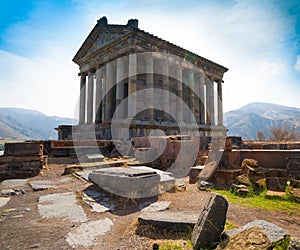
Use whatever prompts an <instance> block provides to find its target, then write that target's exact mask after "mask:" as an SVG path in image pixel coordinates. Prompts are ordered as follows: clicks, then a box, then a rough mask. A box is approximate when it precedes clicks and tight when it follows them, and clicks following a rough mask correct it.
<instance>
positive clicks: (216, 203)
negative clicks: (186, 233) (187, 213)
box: [191, 194, 228, 250]
mask: <svg viewBox="0 0 300 250" xmlns="http://www.w3.org/2000/svg"><path fill="white" fill-rule="evenodd" d="M227 210H228V202H227V200H226V199H225V198H224V197H223V196H221V195H218V194H211V196H210V199H209V201H208V203H207V204H206V205H205V207H204V208H203V210H202V212H201V214H200V217H199V219H198V221H197V223H196V225H195V227H194V230H193V233H192V237H191V241H192V244H193V245H194V248H195V249H196V250H200V249H207V248H214V247H215V246H216V245H217V244H218V243H219V242H220V235H221V233H222V232H223V230H224V226H225V221H226V214H227Z"/></svg>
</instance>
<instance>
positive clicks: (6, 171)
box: [0, 142, 47, 180]
mask: <svg viewBox="0 0 300 250" xmlns="http://www.w3.org/2000/svg"><path fill="white" fill-rule="evenodd" d="M43 151H44V146H43V143H42V142H22V143H6V144H5V150H4V156H1V157H0V180H4V179H14V178H28V177H32V176H36V175H38V174H39V172H40V170H41V168H42V167H43V166H44V165H46V164H47V156H44V155H43Z"/></svg>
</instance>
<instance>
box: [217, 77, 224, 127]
mask: <svg viewBox="0 0 300 250" xmlns="http://www.w3.org/2000/svg"><path fill="white" fill-rule="evenodd" d="M217 91H218V125H219V126H222V125H223V97H222V80H220V81H218V90H217Z"/></svg>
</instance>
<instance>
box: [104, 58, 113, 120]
mask: <svg viewBox="0 0 300 250" xmlns="http://www.w3.org/2000/svg"><path fill="white" fill-rule="evenodd" d="M112 87H113V64H112V63H111V62H110V63H108V64H107V65H106V90H105V93H106V98H105V115H104V118H105V121H106V122H108V121H110V120H111V118H112V112H113V101H114V100H113V95H112V91H113V90H112Z"/></svg>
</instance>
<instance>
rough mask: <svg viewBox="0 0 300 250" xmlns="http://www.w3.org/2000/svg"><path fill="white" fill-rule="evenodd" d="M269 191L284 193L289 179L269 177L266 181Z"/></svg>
mask: <svg viewBox="0 0 300 250" xmlns="http://www.w3.org/2000/svg"><path fill="white" fill-rule="evenodd" d="M266 184H267V189H268V190H272V191H279V192H284V191H285V189H286V184H287V179H286V178H282V177H268V178H267V179H266Z"/></svg>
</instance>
